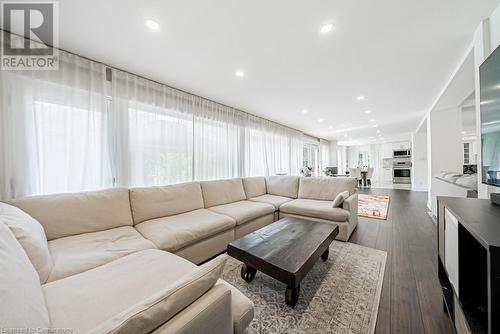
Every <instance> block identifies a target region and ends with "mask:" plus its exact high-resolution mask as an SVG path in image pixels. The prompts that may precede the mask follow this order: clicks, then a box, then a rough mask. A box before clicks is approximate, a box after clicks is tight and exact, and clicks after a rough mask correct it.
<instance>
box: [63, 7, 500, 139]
mask: <svg viewBox="0 0 500 334" xmlns="http://www.w3.org/2000/svg"><path fill="white" fill-rule="evenodd" d="M498 2H499V0H475V1H471V0H439V1H436V0H418V1H415V0H377V1H371V0H364V1H362V0H349V1H339V0H330V1H326V0H321V1H320V0H312V1H311V0H309V1H304V0H293V1H291V0H272V1H269V0H266V1H264V0H253V1H243V0H197V1H195V0H167V1H165V0H163V1H160V0H158V1H153V0H149V1H130V0H127V1H124V0H106V1H103V0H62V1H60V2H59V3H60V46H61V47H62V48H63V49H67V50H69V51H73V52H76V53H78V54H81V55H83V56H86V57H90V58H93V59H96V60H98V61H102V62H104V63H107V64H109V65H112V66H116V67H119V68H122V69H125V70H128V71H131V72H134V73H137V74H140V75H143V76H146V77H149V78H152V79H154V80H157V81H160V82H164V83H166V84H169V85H171V86H174V87H177V88H180V89H184V90H187V91H189V92H193V93H195V94H198V95H201V96H204V97H207V98H210V99H213V100H216V101H219V102H221V103H224V104H227V105H230V106H233V107H236V108H239V109H241V110H244V111H247V112H250V113H252V114H255V115H259V116H262V117H265V118H268V119H271V120H274V121H277V122H280V123H283V124H286V125H288V126H291V127H294V128H296V129H299V130H302V131H304V132H306V133H308V134H312V135H315V136H319V137H322V138H326V139H346V138H352V139H362V138H368V137H369V136H373V135H374V133H375V129H374V128H373V127H372V124H371V123H370V122H368V120H369V119H370V118H373V119H375V120H376V124H378V126H379V127H378V129H380V130H381V131H382V133H383V134H384V135H391V134H396V133H402V132H408V131H413V130H414V129H415V127H416V126H417V124H418V122H419V121H420V120H421V118H422V117H423V115H424V114H425V112H426V111H428V109H429V108H430V107H431V106H432V103H433V102H434V101H435V100H436V98H437V97H438V96H437V95H438V94H439V92H440V91H441V90H442V89H443V86H444V85H445V83H446V82H447V80H448V78H449V77H450V76H451V74H452V71H453V69H454V68H455V67H456V66H457V65H458V62H459V60H460V59H461V58H462V57H463V55H464V53H465V52H466V50H467V47H468V46H469V45H470V43H471V41H472V36H473V32H474V30H475V28H476V27H477V25H478V24H479V22H480V21H481V20H482V19H484V18H486V17H488V16H489V14H490V13H491V12H492V11H493V9H494V7H495V6H496V4H498ZM145 19H154V20H155V21H157V22H158V23H159V24H160V26H161V30H160V31H159V32H156V33H154V32H151V31H150V30H148V28H147V27H146V26H145V24H144V21H145ZM325 23H333V24H334V25H335V30H334V31H332V32H331V33H329V34H326V35H320V34H319V33H318V30H319V29H320V27H321V26H322V25H323V24H325ZM236 70H243V71H244V72H245V76H244V77H243V78H237V77H235V75H234V72H235V71H236ZM358 95H364V96H366V99H365V100H364V101H357V99H356V97H357V96H358ZM304 108H306V109H308V110H309V112H308V113H307V114H303V113H301V110H302V109H304ZM366 109H370V110H372V111H373V112H372V114H371V115H369V116H368V115H366V114H365V113H364V112H363V111H364V110H366ZM319 118H322V119H324V120H325V121H324V122H323V123H318V122H317V120H318V119H319ZM329 126H333V129H330V128H329ZM344 133H345V134H347V137H344Z"/></svg>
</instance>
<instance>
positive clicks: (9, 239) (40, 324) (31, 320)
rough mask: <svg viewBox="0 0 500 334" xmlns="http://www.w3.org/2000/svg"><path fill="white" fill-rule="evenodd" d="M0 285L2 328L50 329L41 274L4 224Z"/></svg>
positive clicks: (0, 235) (0, 238) (0, 232)
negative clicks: (39, 274)
mask: <svg viewBox="0 0 500 334" xmlns="http://www.w3.org/2000/svg"><path fill="white" fill-rule="evenodd" d="M0 282H1V283H0V296H1V297H0V300H1V303H0V327H2V328H3V329H7V328H49V327H50V319H49V314H48V312H47V308H46V305H45V300H44V296H43V292H42V288H41V286H40V279H39V277H38V273H37V272H36V270H35V268H34V267H33V265H32V264H31V262H30V260H29V259H28V256H27V255H26V252H25V251H24V249H23V247H22V246H21V245H20V244H19V242H18V241H17V240H16V238H15V237H14V235H13V234H12V231H11V230H10V229H9V228H8V227H7V226H6V225H5V224H4V223H2V222H0Z"/></svg>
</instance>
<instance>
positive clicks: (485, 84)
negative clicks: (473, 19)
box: [479, 47, 500, 187]
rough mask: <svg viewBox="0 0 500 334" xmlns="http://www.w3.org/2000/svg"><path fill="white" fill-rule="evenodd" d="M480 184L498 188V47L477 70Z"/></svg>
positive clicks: (499, 128)
mask: <svg viewBox="0 0 500 334" xmlns="http://www.w3.org/2000/svg"><path fill="white" fill-rule="evenodd" d="M479 75H480V85H481V91H480V96H481V101H480V105H481V162H482V164H481V166H482V173H481V174H482V182H483V183H485V184H489V185H492V186H497V187H500V47H499V48H497V49H496V50H495V51H494V52H493V53H492V54H491V55H490V56H489V57H488V59H486V61H485V62H484V63H483V64H482V65H481V67H480V68H479Z"/></svg>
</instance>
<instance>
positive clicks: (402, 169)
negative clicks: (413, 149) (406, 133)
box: [392, 159, 411, 184]
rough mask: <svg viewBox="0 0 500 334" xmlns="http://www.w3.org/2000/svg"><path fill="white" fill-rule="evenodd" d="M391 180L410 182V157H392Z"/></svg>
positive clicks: (394, 181)
mask: <svg viewBox="0 0 500 334" xmlns="http://www.w3.org/2000/svg"><path fill="white" fill-rule="evenodd" d="M392 182H393V183H403V184H411V161H410V159H394V161H393V165H392Z"/></svg>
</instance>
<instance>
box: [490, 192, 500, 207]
mask: <svg viewBox="0 0 500 334" xmlns="http://www.w3.org/2000/svg"><path fill="white" fill-rule="evenodd" d="M491 203H493V204H496V205H500V194H491Z"/></svg>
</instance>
